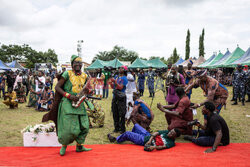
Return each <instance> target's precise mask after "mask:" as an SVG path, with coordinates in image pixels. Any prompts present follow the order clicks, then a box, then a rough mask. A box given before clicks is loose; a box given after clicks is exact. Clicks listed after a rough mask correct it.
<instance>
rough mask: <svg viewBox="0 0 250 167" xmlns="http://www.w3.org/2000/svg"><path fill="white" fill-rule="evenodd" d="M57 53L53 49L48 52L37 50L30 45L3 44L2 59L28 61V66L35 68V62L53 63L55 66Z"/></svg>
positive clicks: (0, 57) (0, 50)
mask: <svg viewBox="0 0 250 167" xmlns="http://www.w3.org/2000/svg"><path fill="white" fill-rule="evenodd" d="M57 57H58V56H57V54H56V53H55V51H54V50H53V49H48V51H46V52H41V51H40V52H37V51H36V50H34V49H32V48H31V47H30V46H29V45H26V44H23V45H12V44H10V45H4V44H2V45H1V48H0V59H1V60H2V61H3V62H12V61H13V60H17V61H22V62H25V63H26V66H25V67H27V68H34V66H35V63H52V64H53V65H54V66H55V65H56V63H58V58H57Z"/></svg>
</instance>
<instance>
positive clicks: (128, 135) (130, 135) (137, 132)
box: [116, 124, 150, 146]
mask: <svg viewBox="0 0 250 167" xmlns="http://www.w3.org/2000/svg"><path fill="white" fill-rule="evenodd" d="M145 136H150V133H149V132H148V131H146V130H145V129H144V128H143V127H141V126H140V125H139V124H135V125H134V127H133V129H132V132H129V131H127V132H125V133H123V134H121V135H120V136H118V137H117V138H116V141H117V142H118V143H121V142H124V141H131V142H133V143H134V144H136V145H140V146H144V137H145Z"/></svg>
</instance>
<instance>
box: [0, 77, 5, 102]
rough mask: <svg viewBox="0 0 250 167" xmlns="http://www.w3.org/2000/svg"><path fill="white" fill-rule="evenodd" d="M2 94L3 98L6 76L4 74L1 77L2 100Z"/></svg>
mask: <svg viewBox="0 0 250 167" xmlns="http://www.w3.org/2000/svg"><path fill="white" fill-rule="evenodd" d="M1 92H2V93H3V97H4V94H5V76H4V75H3V73H2V74H1V76H0V98H1Z"/></svg>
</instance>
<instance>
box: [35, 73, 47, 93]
mask: <svg viewBox="0 0 250 167" xmlns="http://www.w3.org/2000/svg"><path fill="white" fill-rule="evenodd" d="M35 81H36V90H35V91H36V92H39V91H41V90H42V89H43V87H44V86H45V82H46V80H45V77H44V73H43V72H42V71H39V72H38V76H35Z"/></svg>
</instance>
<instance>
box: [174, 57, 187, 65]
mask: <svg viewBox="0 0 250 167" xmlns="http://www.w3.org/2000/svg"><path fill="white" fill-rule="evenodd" d="M184 61H185V60H183V59H182V58H180V59H179V60H178V61H177V62H176V63H175V65H177V66H178V65H179V64H181V63H183V62H184Z"/></svg>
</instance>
